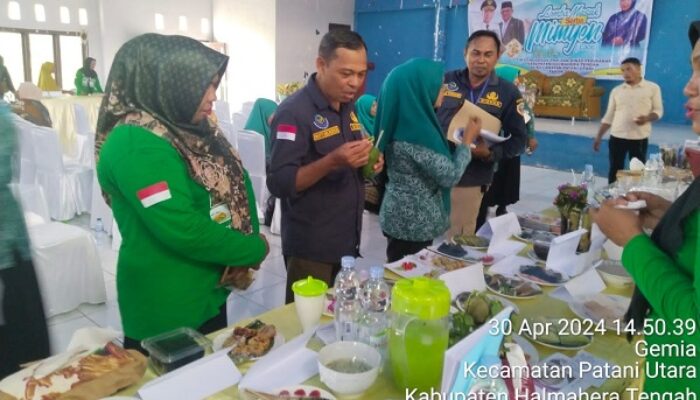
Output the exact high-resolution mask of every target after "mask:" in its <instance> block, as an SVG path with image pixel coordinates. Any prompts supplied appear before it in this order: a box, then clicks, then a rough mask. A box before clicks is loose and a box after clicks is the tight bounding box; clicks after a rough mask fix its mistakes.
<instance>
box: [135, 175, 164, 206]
mask: <svg viewBox="0 0 700 400" xmlns="http://www.w3.org/2000/svg"><path fill="white" fill-rule="evenodd" d="M136 196H137V197H138V198H139V200H141V205H143V207H144V208H148V207H150V206H153V205H156V204H158V203H161V202H164V201H165V200H169V199H171V198H172V196H171V195H170V188H169V187H168V182H166V181H161V182H158V183H156V184H153V185H151V186H148V187H145V188H143V189H141V190H139V191H138V192H136Z"/></svg>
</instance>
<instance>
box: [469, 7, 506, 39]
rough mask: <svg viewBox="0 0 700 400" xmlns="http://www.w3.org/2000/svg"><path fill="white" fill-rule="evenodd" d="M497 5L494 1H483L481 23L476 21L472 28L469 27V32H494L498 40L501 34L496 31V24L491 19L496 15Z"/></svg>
mask: <svg viewBox="0 0 700 400" xmlns="http://www.w3.org/2000/svg"><path fill="white" fill-rule="evenodd" d="M497 7H498V4H496V2H495V1H494V0H484V1H483V2H482V3H481V21H477V22H476V23H475V24H474V26H473V27H469V32H472V33H473V32H476V31H480V30H486V31H491V32H495V33H496V35H498V38H499V39H500V38H501V33H500V32H499V29H498V22H496V21H495V20H494V19H493V17H494V15H496V8H497Z"/></svg>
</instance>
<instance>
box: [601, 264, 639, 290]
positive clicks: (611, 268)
mask: <svg viewBox="0 0 700 400" xmlns="http://www.w3.org/2000/svg"><path fill="white" fill-rule="evenodd" d="M598 273H599V274H600V277H601V278H603V281H605V283H606V284H608V285H609V286H613V287H618V288H626V287H629V286H632V283H633V281H632V277H631V276H630V274H629V273H628V272H627V270H625V267H623V266H622V264H620V262H619V261H614V260H606V261H603V264H601V265H600V266H599V267H598Z"/></svg>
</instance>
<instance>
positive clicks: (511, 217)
mask: <svg viewBox="0 0 700 400" xmlns="http://www.w3.org/2000/svg"><path fill="white" fill-rule="evenodd" d="M520 232H522V230H521V229H520V223H519V222H518V216H517V215H516V214H515V213H512V212H509V213H506V214H503V215H501V216H499V217H496V218H491V219H489V220H487V221H486V223H485V224H483V225H481V228H479V230H478V231H476V235H477V236H481V237H484V238H486V239H489V240H490V244H489V253H491V252H492V251H491V247H492V246H494V245H498V244H499V243H501V242H505V241H506V240H508V238H510V237H511V236H513V235H518V234H520Z"/></svg>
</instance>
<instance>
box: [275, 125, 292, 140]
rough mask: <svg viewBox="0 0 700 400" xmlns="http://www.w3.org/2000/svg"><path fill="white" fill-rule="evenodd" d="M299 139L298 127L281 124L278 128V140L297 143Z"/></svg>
mask: <svg viewBox="0 0 700 400" xmlns="http://www.w3.org/2000/svg"><path fill="white" fill-rule="evenodd" d="M296 138H297V127H296V126H294V125H287V124H280V125H279V126H277V139H282V140H290V141H292V142H293V141H295V140H296Z"/></svg>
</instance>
